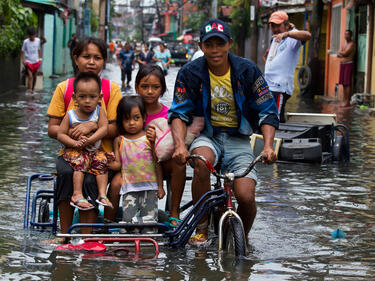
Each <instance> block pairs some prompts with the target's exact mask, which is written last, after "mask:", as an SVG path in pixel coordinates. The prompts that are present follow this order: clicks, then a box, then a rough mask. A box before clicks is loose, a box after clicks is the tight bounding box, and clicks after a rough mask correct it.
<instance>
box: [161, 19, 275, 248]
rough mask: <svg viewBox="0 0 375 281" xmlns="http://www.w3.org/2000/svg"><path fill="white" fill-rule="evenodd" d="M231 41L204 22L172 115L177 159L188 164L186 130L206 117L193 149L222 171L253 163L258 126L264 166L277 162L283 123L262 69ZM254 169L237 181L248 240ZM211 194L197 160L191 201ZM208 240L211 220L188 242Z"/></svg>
mask: <svg viewBox="0 0 375 281" xmlns="http://www.w3.org/2000/svg"><path fill="white" fill-rule="evenodd" d="M232 43H233V39H232V37H231V35H230V31H229V27H228V25H227V24H226V23H224V22H223V21H221V20H218V19H214V20H210V21H208V22H206V23H205V24H204V25H203V27H202V28H201V31H200V42H199V46H200V48H201V50H202V51H203V53H204V56H203V57H200V58H198V59H196V60H194V61H192V62H191V63H188V64H186V65H184V66H183V67H182V68H181V69H180V71H179V72H178V75H177V78H176V84H175V89H174V97H173V104H172V106H171V108H170V109H169V112H168V118H169V122H170V123H171V127H172V134H173V139H174V144H175V151H174V154H173V158H174V159H176V160H177V161H178V162H179V163H181V164H185V163H186V158H187V156H189V151H188V150H187V148H186V146H185V142H184V139H185V136H186V126H187V125H189V124H190V123H191V122H192V117H193V116H204V119H205V128H204V130H203V131H202V132H201V135H200V136H199V137H198V138H197V139H195V140H194V142H193V143H192V144H191V146H190V149H189V150H190V152H191V153H192V154H200V155H202V156H204V157H205V158H206V159H208V160H209V161H210V162H211V163H213V164H214V165H216V164H217V163H218V161H220V163H221V167H220V169H221V171H224V172H225V171H227V172H234V173H239V172H242V171H244V170H245V169H246V168H247V167H248V166H249V164H250V162H251V161H252V160H253V159H254V155H253V152H252V149H251V146H250V142H249V136H250V135H251V134H252V133H253V132H256V131H257V130H258V129H259V128H260V130H261V132H262V134H263V137H264V149H263V151H262V153H263V154H264V155H265V156H266V159H265V160H264V161H265V162H266V163H273V162H275V161H276V154H275V152H274V151H273V139H274V135H275V128H277V127H278V125H279V119H278V113H277V108H276V103H275V100H274V98H273V96H272V93H271V92H270V90H269V88H268V85H267V83H266V82H265V79H264V77H263V75H262V73H261V71H260V70H259V68H258V67H257V66H256V64H254V63H253V62H251V61H250V60H248V59H244V58H240V57H238V56H235V55H234V54H232V53H230V52H229V50H230V48H231V47H232ZM256 181H257V175H256V171H255V170H252V171H251V172H250V173H249V174H248V175H247V176H246V177H243V178H238V179H236V180H235V181H234V194H235V197H236V199H237V202H238V209H237V212H238V214H239V215H240V217H241V219H242V221H243V224H244V229H245V235H246V236H245V237H247V235H248V233H249V231H250V229H251V226H252V224H253V221H254V218H255V215H256V203H255V185H256ZM209 190H210V174H209V171H208V169H207V167H206V166H205V164H204V163H203V162H201V161H195V167H194V177H193V182H192V193H193V194H192V195H193V201H194V202H196V201H197V200H198V199H199V198H200V197H201V196H202V195H203V194H204V193H206V192H207V191H209ZM207 240H208V224H207V216H205V217H204V218H203V219H202V220H201V222H200V223H199V225H198V226H197V229H196V235H195V236H193V237H191V238H190V240H189V243H190V244H193V245H202V244H205V243H206V241H207Z"/></svg>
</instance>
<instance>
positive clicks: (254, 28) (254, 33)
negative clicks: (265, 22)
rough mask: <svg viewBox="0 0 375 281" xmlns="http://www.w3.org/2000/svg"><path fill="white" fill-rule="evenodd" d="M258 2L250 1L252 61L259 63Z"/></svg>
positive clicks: (255, 0) (256, 0)
mask: <svg viewBox="0 0 375 281" xmlns="http://www.w3.org/2000/svg"><path fill="white" fill-rule="evenodd" d="M257 11H258V0H252V1H250V34H251V35H250V59H251V60H252V61H253V62H255V63H257V60H258V52H257V50H258V25H257V20H258V15H257Z"/></svg>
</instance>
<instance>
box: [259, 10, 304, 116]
mask: <svg viewBox="0 0 375 281" xmlns="http://www.w3.org/2000/svg"><path fill="white" fill-rule="evenodd" d="M268 24H269V26H270V28H271V30H272V34H273V36H272V43H271V47H270V49H269V51H268V54H267V59H266V66H265V71H264V73H265V79H266V81H267V84H268V86H269V87H270V90H271V91H272V93H273V95H274V97H275V99H276V104H277V109H278V112H279V118H280V122H285V117H284V110H285V104H286V101H287V100H288V99H289V98H290V97H291V95H292V94H293V90H294V72H295V70H296V66H297V62H298V57H299V51H300V47H301V45H302V44H303V43H304V42H306V41H307V40H309V39H310V38H311V34H310V32H308V31H305V30H302V31H300V30H297V29H296V28H295V27H294V25H293V24H291V23H290V22H289V17H288V15H287V13H285V12H283V11H276V12H274V13H272V15H271V16H270V18H269V20H268Z"/></svg>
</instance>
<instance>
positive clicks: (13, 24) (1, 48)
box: [0, 0, 37, 56]
mask: <svg viewBox="0 0 375 281" xmlns="http://www.w3.org/2000/svg"><path fill="white" fill-rule="evenodd" d="M36 23H37V19H36V17H35V15H33V12H32V10H31V9H30V8H24V7H22V5H21V4H20V1H19V0H1V1H0V56H6V55H15V54H17V53H18V52H19V50H20V49H21V47H22V42H23V39H24V37H25V35H26V30H27V27H29V26H36Z"/></svg>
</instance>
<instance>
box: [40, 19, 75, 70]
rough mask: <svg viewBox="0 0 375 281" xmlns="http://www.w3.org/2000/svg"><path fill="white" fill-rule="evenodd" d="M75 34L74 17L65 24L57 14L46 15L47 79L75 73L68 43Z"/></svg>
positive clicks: (44, 62) (44, 53) (44, 67)
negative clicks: (52, 76)
mask: <svg viewBox="0 0 375 281" xmlns="http://www.w3.org/2000/svg"><path fill="white" fill-rule="evenodd" d="M75 32H76V23H75V19H74V18H73V17H69V18H68V20H67V22H66V24H65V23H64V20H63V19H61V18H60V17H58V16H57V14H55V15H51V14H45V16H44V34H45V37H46V39H47V43H46V44H45V45H44V47H43V58H44V59H43V75H44V76H45V77H49V76H51V75H65V74H67V73H72V72H73V68H72V63H71V59H70V53H69V52H70V50H69V48H68V41H69V40H70V38H71V36H72V34H73V33H75Z"/></svg>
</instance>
